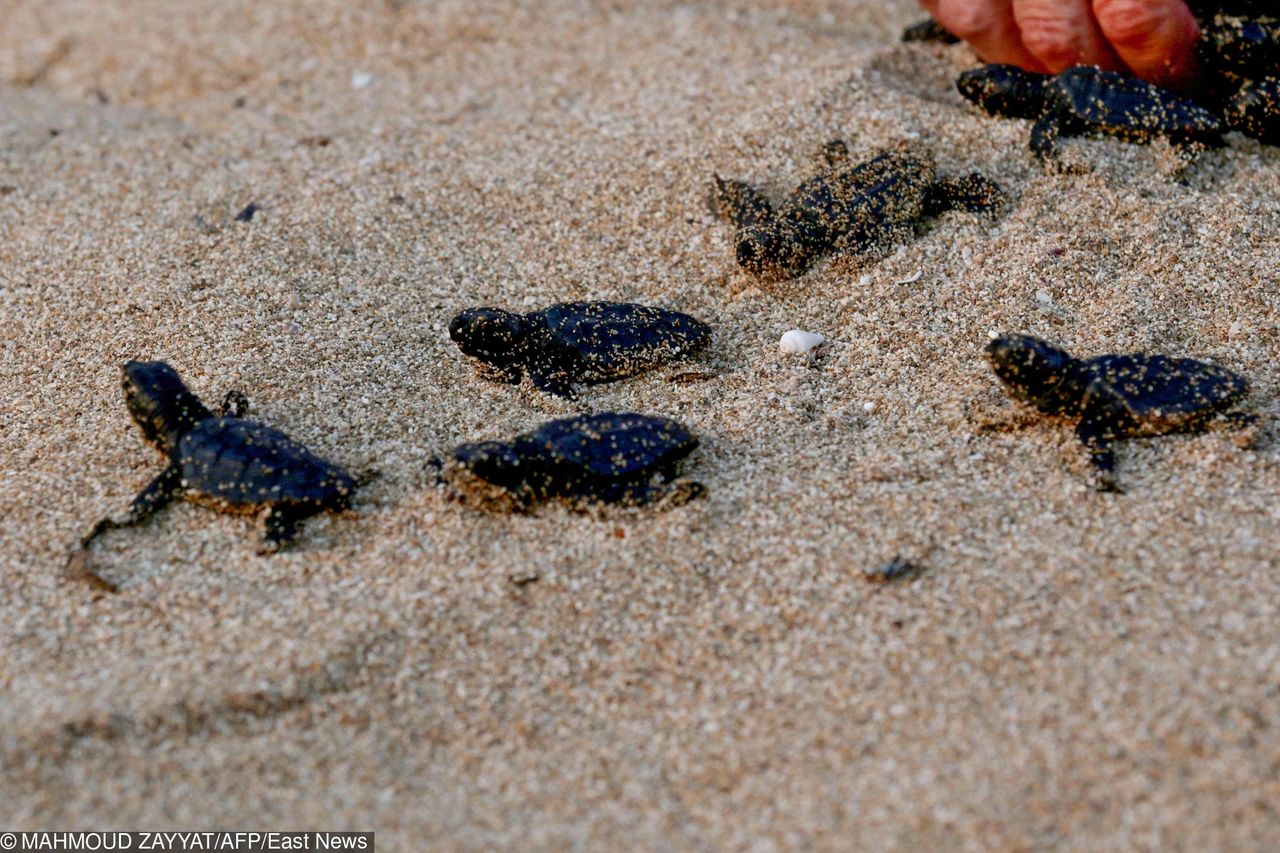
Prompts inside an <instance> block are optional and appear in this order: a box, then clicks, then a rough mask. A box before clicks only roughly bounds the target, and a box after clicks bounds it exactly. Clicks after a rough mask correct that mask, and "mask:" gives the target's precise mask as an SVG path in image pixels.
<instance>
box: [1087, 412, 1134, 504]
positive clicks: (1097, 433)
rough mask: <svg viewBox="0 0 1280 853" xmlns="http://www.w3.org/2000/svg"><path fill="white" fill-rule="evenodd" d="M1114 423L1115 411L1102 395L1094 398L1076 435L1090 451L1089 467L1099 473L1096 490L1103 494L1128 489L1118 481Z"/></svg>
mask: <svg viewBox="0 0 1280 853" xmlns="http://www.w3.org/2000/svg"><path fill="white" fill-rule="evenodd" d="M1114 422H1115V416H1114V412H1112V410H1111V407H1110V406H1109V405H1107V402H1106V400H1105V399H1104V398H1103V397H1101V396H1099V395H1094V396H1090V397H1089V398H1088V399H1087V401H1086V402H1085V407H1084V414H1083V415H1082V416H1081V418H1080V423H1079V424H1077V425H1076V436H1077V437H1078V438H1079V439H1080V441H1081V442H1082V443H1083V444H1084V446H1085V449H1087V450H1088V451H1089V464H1091V465H1092V466H1093V469H1094V471H1095V473H1096V474H1097V479H1096V480H1095V483H1094V486H1095V488H1096V489H1097V490H1098V491H1100V492H1114V493H1117V494H1123V493H1124V489H1122V488H1121V487H1120V483H1119V481H1118V480H1117V479H1116V454H1115V440H1114V437H1113V432H1114V430H1113V428H1112V427H1113V424H1114Z"/></svg>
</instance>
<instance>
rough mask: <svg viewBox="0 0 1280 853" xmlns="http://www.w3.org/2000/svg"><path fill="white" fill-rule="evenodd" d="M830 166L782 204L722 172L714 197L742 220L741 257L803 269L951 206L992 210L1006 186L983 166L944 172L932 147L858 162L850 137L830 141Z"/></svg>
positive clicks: (761, 273) (758, 264)
mask: <svg viewBox="0 0 1280 853" xmlns="http://www.w3.org/2000/svg"><path fill="white" fill-rule="evenodd" d="M824 152H825V157H826V166H825V168H823V169H822V171H821V172H820V173H819V174H817V175H816V176H814V177H813V178H810V179H809V180H807V181H804V182H803V183H801V184H800V185H799V186H798V187H796V188H795V189H794V190H793V191H792V192H791V193H789V194H788V195H787V196H786V198H784V199H783V200H782V202H781V203H780V204H779V205H778V206H777V207H776V208H775V207H774V205H773V204H772V203H771V202H770V201H769V200H768V198H766V197H765V196H764V194H763V193H761V192H760V191H759V190H757V189H755V188H754V187H752V186H751V185H750V184H747V183H745V182H743V181H735V180H725V179H724V178H721V177H720V176H719V175H716V176H715V186H714V188H713V195H712V202H713V206H714V207H715V210H716V212H717V214H718V215H719V216H720V218H721V219H723V220H725V221H727V222H729V223H730V224H732V225H734V226H735V227H736V228H737V234H736V241H735V246H736V247H735V255H736V257H737V261H738V265H739V266H741V267H742V269H743V270H745V271H746V272H748V273H749V274H751V275H753V276H755V277H756V278H760V279H763V280H765V281H783V280H786V279H790V278H795V277H796V276H799V275H802V274H804V273H805V272H806V271H807V270H808V269H809V268H810V267H812V266H813V264H814V263H816V262H817V261H818V260H819V259H820V258H821V257H823V256H824V255H826V254H828V253H830V252H836V251H841V252H855V253H856V252H864V251H867V250H868V249H871V248H873V247H874V246H876V245H877V244H880V243H882V242H885V241H887V240H889V239H892V238H895V237H902V236H905V235H907V234H910V233H911V232H913V231H914V230H915V228H916V226H917V225H919V224H920V222H922V221H923V220H924V219H926V218H928V217H931V216H937V215H939V214H941V213H943V212H945V211H948V210H952V209H960V210H968V211H975V212H982V213H986V212H990V211H993V210H995V209H996V208H998V207H999V205H1000V203H1001V201H1002V199H1003V194H1002V193H1001V191H1000V187H999V186H998V185H996V183H995V182H994V181H990V180H988V179H987V178H984V177H983V176H982V175H979V174H971V175H968V176H965V177H962V178H943V177H939V176H938V174H937V171H936V168H935V166H934V162H933V157H932V156H931V155H930V154H928V153H927V152H925V151H917V150H912V149H910V148H907V147H897V148H893V149H890V150H887V151H883V152H881V153H879V154H877V155H876V156H874V157H872V158H871V159H869V160H865V161H863V162H855V161H854V160H852V159H851V158H850V157H849V152H848V148H847V147H846V146H845V144H844V142H842V141H840V140H835V141H833V142H829V143H828V144H827V145H826V147H825V149H824Z"/></svg>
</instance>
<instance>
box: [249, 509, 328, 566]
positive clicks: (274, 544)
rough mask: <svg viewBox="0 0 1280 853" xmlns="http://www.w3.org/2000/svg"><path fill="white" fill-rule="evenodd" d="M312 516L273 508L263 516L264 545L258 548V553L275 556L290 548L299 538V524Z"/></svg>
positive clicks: (303, 512) (293, 510)
mask: <svg viewBox="0 0 1280 853" xmlns="http://www.w3.org/2000/svg"><path fill="white" fill-rule="evenodd" d="M311 515H314V513H313V512H305V511H299V510H297V509H283V508H281V507H278V506H273V507H271V508H270V509H269V510H267V511H266V512H265V513H264V514H263V516H262V544H260V545H259V546H258V553H259V554H275V553H277V552H279V551H283V550H284V549H286V548H288V547H289V546H290V545H292V544H293V542H294V540H295V539H297V538H298V532H299V531H298V525H299V523H300V522H301V521H302V520H303V519H304V518H307V517H309V516H311Z"/></svg>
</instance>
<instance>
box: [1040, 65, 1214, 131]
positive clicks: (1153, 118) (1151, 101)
mask: <svg viewBox="0 0 1280 853" xmlns="http://www.w3.org/2000/svg"><path fill="white" fill-rule="evenodd" d="M1045 92H1046V97H1047V98H1048V101H1049V104H1050V106H1051V107H1053V108H1056V109H1058V110H1061V111H1062V112H1064V113H1066V114H1069V115H1073V116H1075V117H1076V118H1077V119H1079V120H1080V121H1081V122H1082V123H1084V124H1085V125H1087V126H1088V127H1089V128H1091V129H1094V130H1097V131H1101V132H1105V133H1113V134H1116V135H1117V136H1134V137H1147V136H1163V135H1170V136H1186V137H1191V138H1206V139H1207V138H1212V137H1214V136H1216V135H1217V134H1219V133H1221V131H1222V122H1221V121H1219V119H1218V117H1217V116H1215V115H1214V114H1213V113H1211V112H1209V111H1208V110H1206V109H1205V108H1204V107H1201V106H1199V105H1197V104H1195V103H1192V102H1191V101H1189V100H1187V99H1186V98H1183V97H1181V96H1179V95H1176V94H1174V93H1173V92H1170V91H1168V90H1166V89H1161V88H1160V87H1158V86H1153V85H1151V84H1150V83H1146V82H1144V81H1142V80H1139V79H1137V78H1135V77H1128V76H1125V75H1124V74H1117V73H1116V72H1114V71H1103V70H1102V69H1100V68H1095V67H1093V66H1088V65H1082V66H1078V67H1076V68H1070V69H1068V70H1066V71H1064V72H1062V73H1061V74H1059V75H1058V76H1057V77H1055V78H1053V79H1052V80H1051V81H1049V83H1048V85H1047V86H1046V90H1045Z"/></svg>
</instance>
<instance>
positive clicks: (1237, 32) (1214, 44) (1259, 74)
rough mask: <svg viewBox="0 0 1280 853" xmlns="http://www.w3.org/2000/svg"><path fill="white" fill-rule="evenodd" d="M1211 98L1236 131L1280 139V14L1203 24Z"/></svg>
mask: <svg viewBox="0 0 1280 853" xmlns="http://www.w3.org/2000/svg"><path fill="white" fill-rule="evenodd" d="M1199 51H1200V57H1201V60H1202V61H1203V63H1204V66H1205V67H1206V68H1207V69H1208V70H1209V72H1210V75H1209V76H1210V79H1211V85H1210V90H1211V91H1210V93H1209V100H1210V101H1212V103H1213V104H1214V106H1215V108H1217V109H1218V110H1219V111H1220V112H1221V113H1222V117H1223V119H1224V120H1225V121H1226V123H1227V124H1228V125H1229V126H1230V127H1231V129H1232V130H1236V131H1239V132H1240V133H1243V134H1244V135H1245V136H1251V137H1253V138H1254V139H1258V140H1260V141H1262V142H1264V143H1266V144H1268V145H1275V144H1278V143H1280V18H1274V17H1258V18H1245V17H1239V16H1234V15H1215V16H1214V17H1213V18H1212V19H1210V20H1209V21H1207V22H1205V23H1203V24H1202V25H1201V28H1200V43H1199Z"/></svg>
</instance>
